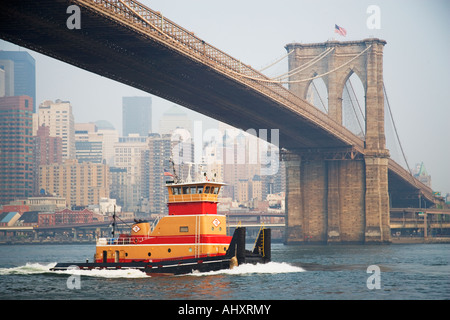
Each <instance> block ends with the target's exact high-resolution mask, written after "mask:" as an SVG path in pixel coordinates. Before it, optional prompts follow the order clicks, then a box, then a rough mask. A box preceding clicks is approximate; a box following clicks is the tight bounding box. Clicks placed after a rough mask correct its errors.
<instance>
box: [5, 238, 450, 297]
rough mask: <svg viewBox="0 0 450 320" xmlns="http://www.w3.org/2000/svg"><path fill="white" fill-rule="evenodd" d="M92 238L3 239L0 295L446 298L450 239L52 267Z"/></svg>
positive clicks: (88, 253) (83, 255)
mask: <svg viewBox="0 0 450 320" xmlns="http://www.w3.org/2000/svg"><path fill="white" fill-rule="evenodd" d="M94 249H95V248H94V245H88V244H83V245H75V244H73V245H0V299H2V300H4V299H33V300H34V299H44V300H55V299H84V300H86V299H88V300H91V299H92V300H93V299H106V300H108V299H133V300H139V299H152V300H159V299H164V300H173V299H183V300H209V299H214V300H298V299H326V300H336V299H346V300H349V299H350V300H354V299H358V300H359V299H375V300H391V299H401V300H416V299H430V300H442V299H445V300H448V299H450V244H415V245H397V244H396V245H379V246H377V245H374V246H361V245H336V246H285V245H283V244H273V245H272V262H270V263H269V264H266V265H242V266H239V267H237V268H235V269H233V270H224V271H219V272H210V273H195V274H189V275H182V276H159V277H149V276H146V275H145V274H143V273H142V272H140V271H137V270H136V271H135V270H114V271H107V270H100V271H94V270H93V271H77V270H73V271H67V272H57V273H55V272H51V271H49V268H51V267H52V266H54V265H55V263H56V262H71V261H77V262H83V261H86V259H90V260H91V261H92V256H93V252H94Z"/></svg>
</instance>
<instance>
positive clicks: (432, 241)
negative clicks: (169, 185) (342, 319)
mask: <svg viewBox="0 0 450 320" xmlns="http://www.w3.org/2000/svg"><path fill="white" fill-rule="evenodd" d="M274 243H283V241H282V240H281V239H280V240H279V241H278V240H275V241H274ZM440 243H450V237H445V238H444V237H436V238H428V239H424V238H407V237H404V238H397V237H395V238H394V237H393V238H392V239H391V242H390V244H392V245H396V244H440ZM30 244H31V245H45V244H53V245H59V244H73V245H76V244H93V245H95V244H96V241H95V240H87V239H86V240H55V239H45V240H0V245H30ZM300 245H301V244H300ZM326 245H328V244H324V246H326ZM342 245H345V243H342ZM362 245H364V244H362Z"/></svg>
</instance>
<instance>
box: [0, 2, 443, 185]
mask: <svg viewBox="0 0 450 320" xmlns="http://www.w3.org/2000/svg"><path fill="white" fill-rule="evenodd" d="M141 2H142V3H144V4H145V5H147V6H148V7H150V8H152V9H154V10H156V11H160V12H161V13H162V14H163V15H164V16H166V17H167V18H168V19H170V20H172V21H174V22H176V23H177V24H179V25H181V26H183V27H184V28H186V29H188V30H190V31H193V32H194V33H195V34H196V35H197V36H199V37H200V38H202V39H204V40H205V41H206V42H208V43H210V44H212V45H214V46H215V47H217V48H219V49H221V50H222V51H225V52H227V53H228V54H230V55H232V56H234V57H235V58H237V59H240V60H241V61H243V62H244V63H246V64H249V65H252V66H253V67H255V68H256V69H260V68H262V67H264V66H266V65H268V64H269V63H271V62H273V61H275V60H276V59H277V58H279V57H282V56H283V55H284V54H285V53H286V51H285V49H284V46H285V45H286V44H287V43H291V42H302V43H310V42H324V41H327V40H329V39H332V38H335V39H336V40H344V41H345V40H360V39H364V38H368V37H372V36H374V37H378V38H381V39H384V40H386V41H387V45H386V46H385V50H384V81H385V85H386V89H387V93H388V96H389V100H390V104H391V107H392V112H393V114H394V118H395V121H396V125H397V129H398V131H399V135H400V139H401V141H402V145H403V148H404V150H405V153H406V155H407V160H408V162H409V164H410V166H413V165H414V164H415V163H417V162H422V161H423V162H424V163H425V166H426V169H427V171H428V173H429V174H431V176H432V185H433V189H434V190H439V191H442V192H444V193H445V192H450V36H449V34H448V32H449V30H450V1H448V0H441V1H438V0H431V1H425V0H415V1H411V0H409V1H399V0H396V1H379V0H371V1H361V0H346V1H345V0H323V1H321V0H308V1H305V0H278V1H266V0H259V1H255V0H246V1H236V0H227V1H214V0H154V1H151V0H143V1H141ZM369 5H376V6H378V7H379V8H380V22H381V24H380V28H379V29H369V28H368V27H367V24H366V21H367V19H368V18H369V16H370V14H369V13H367V8H368V7H369ZM334 24H338V25H340V26H342V27H344V28H345V29H346V30H347V36H346V37H345V38H344V37H341V36H339V35H337V34H336V33H334ZM81 27H83V25H82V20H81ZM0 49H3V50H18V46H16V45H13V44H10V43H6V42H4V41H0ZM21 50H24V49H21ZM28 51H29V50H28ZM30 53H31V54H32V56H33V57H34V58H35V59H36V76H37V79H36V81H37V83H36V86H37V92H36V95H37V105H38V104H39V103H40V102H41V101H43V100H46V99H50V100H55V99H58V98H59V99H62V100H69V101H70V102H71V104H72V106H73V112H74V115H75V121H76V122H89V121H96V120H101V119H104V120H108V121H110V122H111V123H113V124H114V125H115V127H116V128H117V129H119V130H121V128H122V124H121V121H122V119H121V111H122V105H121V104H122V97H123V96H134V95H137V96H143V95H148V94H146V93H145V92H142V91H140V90H137V89H134V88H131V87H127V86H125V85H122V84H120V83H117V82H114V81H112V80H109V79H106V78H104V77H101V76H98V75H95V74H92V73H89V72H87V71H84V70H81V69H77V68H75V67H72V66H70V65H67V64H65V63H62V62H59V61H56V60H54V59H51V58H48V57H45V56H43V55H40V54H37V53H34V52H30ZM285 68H286V61H284V64H282V65H280V66H277V67H275V68H273V69H272V70H269V71H268V72H269V73H274V75H275V74H277V72H278V71H280V72H278V73H282V72H281V71H282V70H284V69H285ZM171 105H172V103H170V102H167V101H164V100H162V99H160V98H157V97H153V110H154V119H155V120H154V121H153V128H157V119H158V118H159V116H160V115H161V113H162V112H163V111H164V110H167V108H168V107H170V106H171Z"/></svg>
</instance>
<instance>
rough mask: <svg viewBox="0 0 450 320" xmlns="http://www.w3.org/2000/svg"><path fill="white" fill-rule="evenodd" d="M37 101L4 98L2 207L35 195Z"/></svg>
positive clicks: (0, 107) (0, 118)
mask: <svg viewBox="0 0 450 320" xmlns="http://www.w3.org/2000/svg"><path fill="white" fill-rule="evenodd" d="M32 113H33V99H32V98H30V97H28V96H19V97H3V98H0V204H5V203H9V202H10V201H11V200H15V199H18V198H26V197H29V196H31V195H32V192H33V160H34V159H33V136H32V134H33V133H32V131H33V120H32V119H33V117H32Z"/></svg>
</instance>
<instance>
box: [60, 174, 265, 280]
mask: <svg viewBox="0 0 450 320" xmlns="http://www.w3.org/2000/svg"><path fill="white" fill-rule="evenodd" d="M223 185H224V184H222V183H219V182H212V181H202V182H191V183H168V184H167V188H168V193H169V201H168V209H169V214H168V215H167V216H164V217H162V218H160V219H158V220H156V221H154V222H153V223H150V222H146V221H138V222H136V223H135V224H134V225H133V226H132V227H131V230H130V231H131V232H130V234H121V235H119V236H118V237H114V231H113V237H112V238H99V239H97V244H96V253H95V255H94V262H92V263H89V262H86V263H58V264H57V265H56V266H55V267H53V268H52V270H54V271H55V270H67V269H68V268H69V267H73V266H76V267H78V268H80V269H102V268H108V269H125V268H132V269H139V270H142V271H143V272H146V273H147V274H183V273H190V272H192V271H195V270H198V271H212V270H220V269H226V268H231V267H233V266H236V265H239V264H243V263H258V262H259V263H266V262H268V261H270V251H271V245H270V242H271V237H270V229H266V228H261V229H260V232H259V235H258V237H257V239H256V241H255V245H254V248H253V250H251V251H249V250H245V233H246V232H245V228H242V227H239V228H236V230H235V232H234V234H233V236H232V237H231V236H228V235H227V227H226V226H227V221H226V216H225V215H220V214H217V202H218V195H219V192H220V188H221V187H222V186H223Z"/></svg>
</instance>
